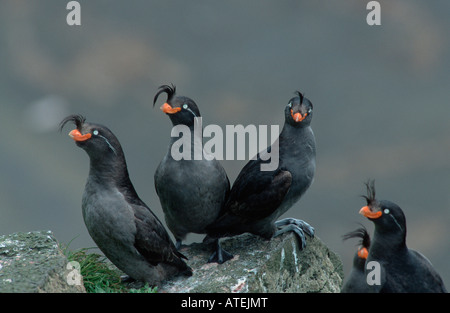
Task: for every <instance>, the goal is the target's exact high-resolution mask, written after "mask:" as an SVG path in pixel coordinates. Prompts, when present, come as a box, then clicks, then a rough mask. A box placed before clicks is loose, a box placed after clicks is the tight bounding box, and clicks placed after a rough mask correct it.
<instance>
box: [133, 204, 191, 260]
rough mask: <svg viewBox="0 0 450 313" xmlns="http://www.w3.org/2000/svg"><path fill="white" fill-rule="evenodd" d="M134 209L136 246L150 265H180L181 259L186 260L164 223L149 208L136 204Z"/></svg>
mask: <svg viewBox="0 0 450 313" xmlns="http://www.w3.org/2000/svg"><path fill="white" fill-rule="evenodd" d="M132 207H133V210H134V216H135V223H136V236H135V242H134V246H135V247H136V249H137V250H138V251H139V253H140V254H142V255H143V256H144V258H145V259H146V260H147V261H148V262H149V263H151V264H152V265H157V264H158V263H160V262H167V263H172V262H176V263H178V262H179V261H180V260H179V258H185V259H186V257H185V256H184V255H182V254H181V253H179V252H178V251H177V250H176V248H175V245H174V244H173V242H172V241H171V240H170V237H169V234H168V233H167V231H166V229H165V228H164V226H163V225H162V223H161V222H160V221H159V219H158V218H157V217H156V216H155V215H154V214H153V213H152V212H151V211H150V210H149V209H148V208H147V207H144V206H142V205H134V204H133V205H132Z"/></svg>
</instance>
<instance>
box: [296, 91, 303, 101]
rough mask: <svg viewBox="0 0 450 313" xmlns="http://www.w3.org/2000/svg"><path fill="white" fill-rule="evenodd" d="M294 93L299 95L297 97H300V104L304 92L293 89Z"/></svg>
mask: <svg viewBox="0 0 450 313" xmlns="http://www.w3.org/2000/svg"><path fill="white" fill-rule="evenodd" d="M295 93H296V94H297V95H298V96H299V98H300V104H302V103H303V97H304V96H305V95H304V94H302V93H301V92H300V91H298V90H297V91H295Z"/></svg>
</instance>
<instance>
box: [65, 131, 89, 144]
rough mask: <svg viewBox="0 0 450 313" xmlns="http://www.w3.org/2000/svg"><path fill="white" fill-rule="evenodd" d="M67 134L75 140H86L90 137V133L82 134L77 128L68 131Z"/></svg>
mask: <svg viewBox="0 0 450 313" xmlns="http://www.w3.org/2000/svg"><path fill="white" fill-rule="evenodd" d="M69 136H70V137H72V139H73V140H75V141H86V140H88V139H89V138H91V137H92V135H91V134H90V133H87V134H85V135H82V134H81V133H80V131H79V130H78V129H74V130H72V131H71V132H70V133H69Z"/></svg>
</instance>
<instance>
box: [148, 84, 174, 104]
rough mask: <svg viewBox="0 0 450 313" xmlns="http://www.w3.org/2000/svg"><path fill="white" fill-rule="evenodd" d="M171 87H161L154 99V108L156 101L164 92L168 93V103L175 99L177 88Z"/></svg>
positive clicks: (172, 85)
mask: <svg viewBox="0 0 450 313" xmlns="http://www.w3.org/2000/svg"><path fill="white" fill-rule="evenodd" d="M170 85H171V86H169V85H162V86H159V91H158V92H157V93H156V95H155V97H154V98H153V106H155V103H156V100H158V97H159V95H160V94H162V93H163V92H165V93H167V100H166V102H168V101H169V100H170V99H172V98H173V96H174V95H175V92H176V90H177V88H176V87H175V85H174V84H170Z"/></svg>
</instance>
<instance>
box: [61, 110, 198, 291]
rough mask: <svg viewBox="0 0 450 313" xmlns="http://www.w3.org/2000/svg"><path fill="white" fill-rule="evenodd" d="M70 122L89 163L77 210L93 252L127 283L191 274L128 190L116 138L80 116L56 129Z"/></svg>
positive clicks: (130, 186) (162, 230) (156, 281)
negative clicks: (121, 273) (81, 215)
mask: <svg viewBox="0 0 450 313" xmlns="http://www.w3.org/2000/svg"><path fill="white" fill-rule="evenodd" d="M69 122H72V123H74V124H75V126H76V128H75V129H73V130H72V131H70V133H69V136H70V137H71V138H72V139H73V140H74V141H75V143H76V145H77V146H78V147H80V148H82V149H83V150H85V151H86V153H87V154H88V156H89V159H90V167H89V175H88V178H87V182H86V185H85V189H84V193H83V197H82V205H81V206H82V213H83V219H84V222H85V225H86V228H87V230H88V232H89V234H90V236H91V237H92V239H93V240H94V242H95V243H96V245H97V246H98V248H99V249H100V250H101V251H102V252H103V254H104V255H105V256H106V257H107V258H108V259H109V260H110V261H111V262H112V263H113V264H114V265H115V266H116V267H117V268H119V269H120V270H122V271H123V272H124V273H125V274H127V275H128V278H129V279H130V280H134V281H138V282H145V283H148V284H150V285H152V286H158V285H160V284H161V283H162V282H164V281H166V280H168V279H170V278H172V277H174V276H178V275H181V276H186V277H188V276H191V275H192V269H191V268H190V267H189V266H188V265H187V264H186V262H185V261H184V260H183V259H187V258H186V257H185V256H184V255H183V254H181V253H180V252H178V251H177V249H176V248H175V245H174V243H173V242H172V240H171V238H170V236H169V234H168V232H167V230H166V229H165V227H164V226H163V224H162V223H161V222H160V220H159V219H158V218H157V216H156V215H155V214H154V213H153V212H152V211H151V210H150V208H149V207H148V206H147V205H146V204H145V203H144V202H143V201H142V200H141V199H140V198H139V196H138V194H137V192H136V190H135V188H134V187H133V184H132V182H131V180H130V177H129V173H128V168H127V164H126V160H125V155H124V152H123V150H122V147H121V144H120V142H119V140H118V139H117V137H116V136H115V135H114V134H113V133H112V132H111V130H109V129H108V128H107V127H106V126H103V125H100V124H95V123H88V122H86V118H85V117H84V116H82V115H79V114H73V115H69V116H67V117H66V118H64V119H63V120H62V121H61V123H60V130H62V129H63V127H64V125H65V124H67V123H69Z"/></svg>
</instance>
